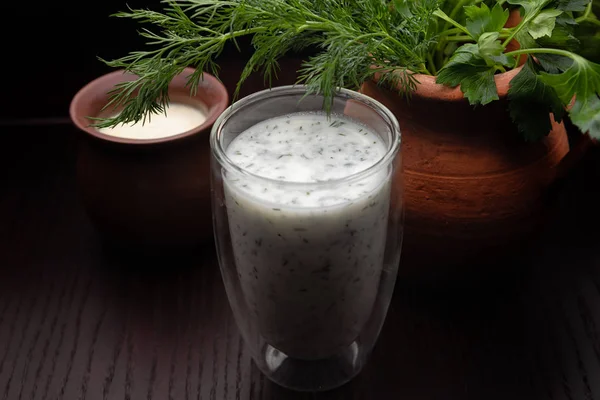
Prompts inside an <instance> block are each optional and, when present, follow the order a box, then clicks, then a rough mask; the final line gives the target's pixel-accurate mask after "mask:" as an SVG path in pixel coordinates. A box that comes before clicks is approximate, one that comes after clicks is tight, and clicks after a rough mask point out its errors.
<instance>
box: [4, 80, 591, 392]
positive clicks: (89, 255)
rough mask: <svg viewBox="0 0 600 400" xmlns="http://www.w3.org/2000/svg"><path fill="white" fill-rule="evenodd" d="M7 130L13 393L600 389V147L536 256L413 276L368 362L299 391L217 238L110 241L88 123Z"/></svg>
mask: <svg viewBox="0 0 600 400" xmlns="http://www.w3.org/2000/svg"><path fill="white" fill-rule="evenodd" d="M251 89H252V88H251V87H250V88H249V89H247V90H251ZM1 133H2V138H3V140H4V142H3V144H2V146H0V177H1V179H2V180H1V181H2V183H3V184H2V186H1V187H0V399H9V400H17V399H18V400H21V399H26V400H30V399H35V400H45V399H52V400H54V399H66V400H71V399H90V400H92V399H93V400H96V399H119V400H120V399H136V400H137V399H156V400H164V399H169V400H170V399H173V400H179V399H185V400H188V399H205V400H224V399H227V400H229V399H236V400H237V399H243V400H246V399H284V400H285V399H410V400H425V399H444V400H448V399H548V400H550V399H552V400H563V399H564V400H567V399H568V400H588V399H596V400H600V255H599V254H598V250H597V249H598V243H600V233H598V231H597V229H596V226H597V222H598V220H599V219H600V218H599V217H600V213H599V211H598V209H597V207H596V205H597V204H598V201H600V192H599V190H598V185H599V182H600V152H599V151H598V150H597V149H592V150H591V151H590V152H589V153H588V155H587V157H586V159H585V160H583V162H582V163H581V164H580V165H579V167H578V168H577V169H576V170H574V171H572V173H571V174H570V175H569V176H568V177H567V178H566V179H565V181H564V182H562V183H561V184H560V186H558V187H557V188H556V190H555V192H554V193H553V197H552V199H553V200H552V201H553V202H554V211H553V214H552V216H551V217H550V218H549V220H548V224H547V226H546V227H545V229H544V232H542V234H541V235H540V237H539V238H535V239H534V240H532V242H531V244H530V245H529V249H528V251H527V253H526V254H523V255H522V256H520V257H518V258H515V259H514V260H513V261H511V262H507V265H506V269H505V270H501V271H497V270H496V271H494V272H493V275H491V276H489V275H488V276H487V277H484V278H481V281H480V283H479V284H478V285H475V286H474V287H472V286H469V285H464V287H461V285H454V286H452V288H451V289H447V290H442V289H440V288H435V289H434V288H427V287H423V286H415V285H412V284H411V283H408V282H402V281H399V282H398V284H397V287H396V291H395V296H394V299H393V303H392V306H391V308H390V312H389V314H388V318H387V321H386V324H385V326H384V329H383V332H382V335H381V337H380V340H379V342H378V344H377V346H376V348H375V351H374V354H373V356H372V358H371V361H370V362H369V364H368V365H367V367H366V368H365V370H364V371H363V373H361V374H360V375H359V376H358V377H357V378H356V379H355V380H354V381H352V382H351V383H349V384H348V385H346V386H344V387H342V388H340V389H337V390H334V391H331V392H327V393H322V394H299V393H293V392H290V391H287V390H284V389H282V388H280V387H278V386H276V385H274V384H272V383H270V382H269V381H268V380H267V379H265V378H264V377H263V376H262V375H261V374H260V373H259V372H258V370H257V369H256V367H255V366H254V365H253V364H252V361H251V359H250V356H249V354H248V351H247V349H246V348H245V346H244V343H243V342H242V340H241V338H240V335H239V334H238V331H237V328H236V326H235V322H234V320H233V318H232V314H231V312H230V309H229V305H228V303H227V299H226V296H225V293H224V289H223V285H222V282H221V278H220V274H219V270H218V265H217V262H216V258H215V255H214V252H213V251H212V248H211V247H210V246H207V247H206V248H205V249H203V251H198V252H197V253H195V254H194V256H193V257H192V258H186V257H183V256H182V257H177V256H172V257H170V258H168V259H154V260H152V261H145V262H141V261H140V260H131V259H127V258H123V257H120V256H119V255H117V254H111V253H110V252H107V251H105V249H103V247H102V246H101V243H100V241H99V238H98V236H97V235H96V233H95V231H94V228H93V227H92V226H91V224H90V222H89V221H88V219H87V217H86V215H85V213H84V211H83V210H82V208H81V206H80V204H79V202H78V198H77V191H76V187H75V176H74V173H75V169H74V167H75V156H76V144H77V139H78V136H79V133H78V132H76V131H75V130H74V128H72V127H70V126H68V125H64V126H61V125H55V126H52V127H50V126H44V125H38V126H32V127H10V128H8V127H3V128H2V132H1ZM496 256H497V255H490V257H491V258H494V257H496ZM485 268H486V265H485V262H482V265H481V269H482V271H485ZM483 275H485V274H483Z"/></svg>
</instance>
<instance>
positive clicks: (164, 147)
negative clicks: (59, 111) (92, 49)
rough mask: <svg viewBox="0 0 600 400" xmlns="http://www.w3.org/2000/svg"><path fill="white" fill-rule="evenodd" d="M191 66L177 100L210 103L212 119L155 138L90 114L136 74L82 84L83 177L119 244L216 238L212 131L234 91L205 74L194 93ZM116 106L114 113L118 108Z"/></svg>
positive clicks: (86, 192)
mask: <svg viewBox="0 0 600 400" xmlns="http://www.w3.org/2000/svg"><path fill="white" fill-rule="evenodd" d="M192 71H193V70H192V69H186V70H185V71H184V73H182V74H181V75H179V76H177V77H176V78H175V79H174V80H173V81H172V82H171V84H170V86H169V96H170V99H171V101H172V102H182V103H187V104H191V105H202V106H204V108H205V110H206V111H207V117H208V118H207V119H206V121H205V122H204V123H203V124H202V125H200V126H198V127H197V128H195V129H193V130H190V131H187V132H184V133H182V134H179V135H176V136H171V137H166V138H161V139H151V140H140V139H123V138H117V137H114V136H109V135H105V134H102V133H100V132H98V131H97V130H96V129H95V128H93V127H91V126H90V120H89V119H88V118H87V117H89V116H92V117H96V116H106V115H104V114H103V113H102V111H101V110H102V108H103V107H104V106H105V104H106V103H107V101H108V95H107V92H108V91H109V90H111V89H112V88H114V85H115V84H117V83H119V82H123V81H127V80H132V79H135V76H134V75H131V74H124V73H123V71H116V72H113V73H110V74H107V75H104V76H102V77H100V78H98V79H96V80H95V81H93V82H91V83H89V84H88V85H87V86H85V87H84V88H82V89H81V90H80V91H79V92H78V93H77V94H76V96H75V97H74V98H73V101H72V103H71V108H70V114H71V119H72V120H73V123H74V124H75V125H76V126H77V127H78V128H79V129H80V130H81V131H82V133H83V136H82V137H81V139H82V140H80V146H79V154H78V164H77V180H78V187H79V193H80V197H81V201H82V202H83V205H84V206H85V208H86V210H87V213H88V215H89V217H90V219H91V220H92V222H93V223H94V225H95V226H96V228H97V229H98V231H99V232H100V233H101V234H102V236H103V238H104V239H105V240H106V241H108V242H110V243H112V244H115V245H118V246H119V247H124V248H128V249H134V250H140V249H143V250H144V251H151V250H164V249H170V248H172V247H187V246H194V245H196V244H200V243H202V242H206V241H207V240H211V241H212V237H213V230H212V217H211V205H210V181H209V177H210V175H209V168H210V148H209V142H208V138H209V133H210V129H211V127H212V125H213V123H214V122H215V120H216V119H217V117H218V116H219V115H220V114H221V113H222V112H223V111H224V110H225V108H226V107H227V105H228V103H229V97H228V94H227V90H226V89H225V87H224V86H223V85H222V84H221V83H220V82H219V81H218V80H217V79H216V78H215V77H213V76H212V75H209V74H206V73H205V74H204V79H203V80H202V81H201V82H200V84H199V86H198V91H197V93H196V95H195V96H190V91H189V87H186V76H187V75H189V73H191V72H192ZM111 112H114V111H113V110H111Z"/></svg>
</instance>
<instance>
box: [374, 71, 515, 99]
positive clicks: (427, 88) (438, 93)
mask: <svg viewBox="0 0 600 400" xmlns="http://www.w3.org/2000/svg"><path fill="white" fill-rule="evenodd" d="M522 68H523V66H519V67H517V68H514V69H511V70H510V71H506V72H502V73H500V74H496V75H494V81H495V83H496V90H497V91H498V97H499V98H500V99H503V98H505V97H507V96H508V90H509V89H510V81H511V80H512V79H513V78H514V77H515V76H516V75H517V74H518V73H519V72H521V69H522ZM380 76H381V74H380V73H377V74H375V76H374V77H373V81H375V82H379V77H380ZM413 76H414V77H415V78H416V80H417V82H418V83H417V85H416V89H415V90H414V91H412V92H411V95H412V96H418V97H420V98H424V99H431V100H442V101H449V102H461V101H464V102H466V101H468V100H467V98H465V97H464V94H463V92H462V91H461V90H460V85H458V86H456V87H450V86H446V85H444V84H441V83H436V81H435V80H436V78H437V76H433V75H424V74H413ZM396 88H397V89H398V90H400V89H401V84H400V83H398V85H397V86H396Z"/></svg>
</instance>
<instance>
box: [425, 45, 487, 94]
mask: <svg viewBox="0 0 600 400" xmlns="http://www.w3.org/2000/svg"><path fill="white" fill-rule="evenodd" d="M495 70H496V68H494V67H490V66H489V65H488V63H487V62H486V60H485V59H484V58H483V57H481V55H480V54H479V46H478V45H476V44H472V43H468V44H464V45H462V46H461V47H459V48H458V49H457V50H456V52H455V53H454V55H453V56H452V57H451V58H450V60H449V61H448V63H447V64H446V65H445V66H444V68H442V69H441V70H440V71H439V73H438V76H437V80H436V82H437V83H442V84H445V85H449V86H453V87H454V86H458V85H459V84H460V90H461V91H462V92H463V93H464V95H465V97H466V98H467V99H468V100H469V103H470V104H472V105H474V104H488V103H490V102H492V101H494V100H498V91H497V90H496V82H495V81H494V72H495Z"/></svg>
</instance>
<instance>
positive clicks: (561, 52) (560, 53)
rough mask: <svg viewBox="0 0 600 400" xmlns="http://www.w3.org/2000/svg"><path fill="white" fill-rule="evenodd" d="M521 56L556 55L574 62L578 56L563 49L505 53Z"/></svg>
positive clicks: (525, 50) (538, 49)
mask: <svg viewBox="0 0 600 400" xmlns="http://www.w3.org/2000/svg"><path fill="white" fill-rule="evenodd" d="M521 54H555V55H557V56H564V57H569V58H571V59H573V60H575V59H576V58H577V55H576V54H573V53H571V52H570V51H567V50H561V49H548V48H536V49H519V50H514V51H509V52H508V53H504V55H505V56H507V57H510V56H520V55H521Z"/></svg>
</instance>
